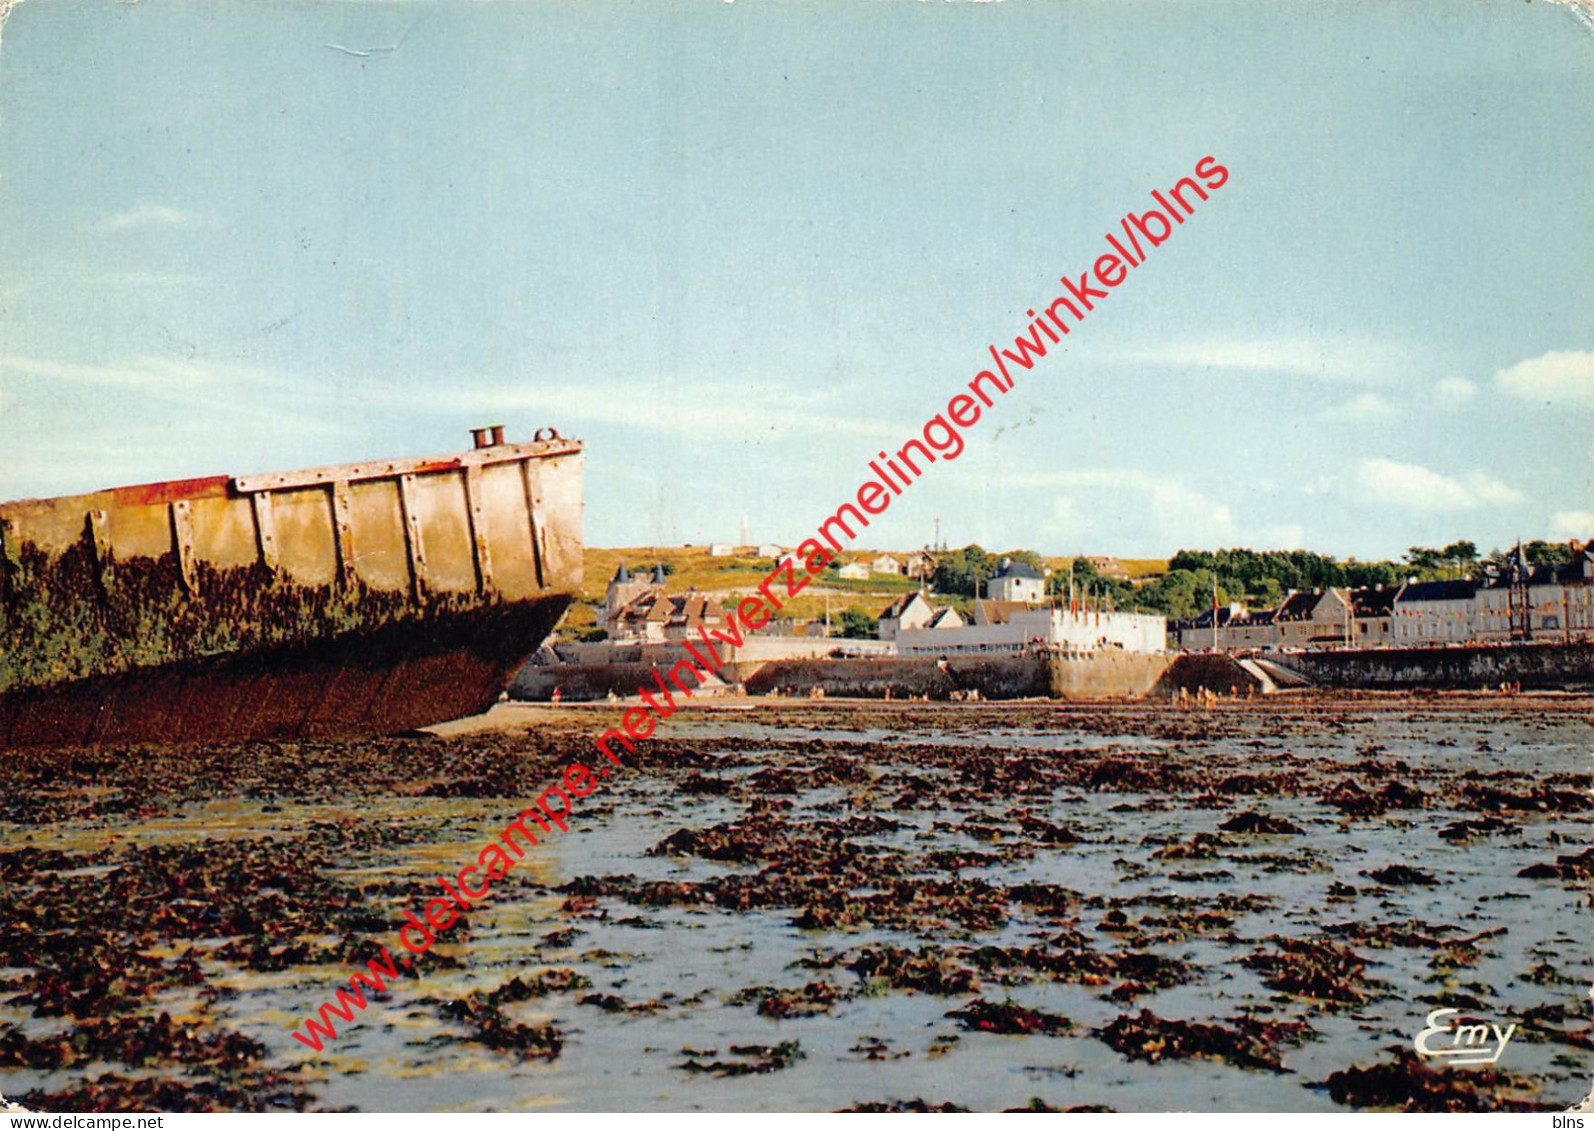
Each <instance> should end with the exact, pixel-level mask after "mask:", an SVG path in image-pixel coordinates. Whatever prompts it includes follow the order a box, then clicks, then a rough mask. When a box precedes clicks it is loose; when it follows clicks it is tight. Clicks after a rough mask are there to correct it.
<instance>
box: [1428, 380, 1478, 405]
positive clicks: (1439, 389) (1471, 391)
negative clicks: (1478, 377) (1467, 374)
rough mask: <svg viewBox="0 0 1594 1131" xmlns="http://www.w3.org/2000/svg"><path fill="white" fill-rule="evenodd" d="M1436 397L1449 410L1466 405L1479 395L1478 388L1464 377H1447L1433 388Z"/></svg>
mask: <svg viewBox="0 0 1594 1131" xmlns="http://www.w3.org/2000/svg"><path fill="white" fill-rule="evenodd" d="M1433 391H1434V397H1435V399H1436V400H1438V402H1439V403H1440V404H1442V405H1445V406H1446V407H1448V408H1456V407H1459V406H1460V405H1464V404H1466V403H1467V402H1468V401H1470V400H1471V399H1472V398H1473V397H1475V396H1477V395H1478V386H1476V385H1474V384H1473V383H1472V382H1471V381H1468V380H1467V379H1466V378H1464V377H1446V378H1445V379H1444V380H1443V381H1440V382H1439V383H1438V384H1437V385H1435V386H1434V387H1433Z"/></svg>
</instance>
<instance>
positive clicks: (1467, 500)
mask: <svg viewBox="0 0 1594 1131" xmlns="http://www.w3.org/2000/svg"><path fill="white" fill-rule="evenodd" d="M1356 485H1357V487H1358V488H1359V489H1360V490H1361V491H1362V492H1363V493H1364V494H1365V495H1368V496H1370V497H1372V498H1374V499H1377V500H1379V501H1380V502H1385V503H1393V504H1395V505H1397V506H1404V507H1408V508H1410V509H1411V510H1418V511H1460V510H1475V509H1477V508H1478V507H1484V506H1513V505H1517V504H1520V503H1525V502H1527V496H1526V495H1524V494H1522V492H1520V491H1518V490H1516V489H1515V488H1513V487H1510V486H1507V485H1506V484H1504V483H1502V482H1500V480H1498V479H1496V478H1494V477H1493V476H1491V475H1488V474H1486V473H1484V472H1481V471H1473V472H1469V473H1467V474H1466V475H1463V476H1461V477H1460V478H1451V477H1449V476H1446V475H1441V474H1440V473H1439V472H1437V471H1430V470H1429V469H1428V468H1426V467H1419V466H1417V465H1416V464H1413V463H1397V462H1396V461H1395V460H1392V459H1364V460H1362V461H1361V463H1360V464H1358V465H1357V468H1356Z"/></svg>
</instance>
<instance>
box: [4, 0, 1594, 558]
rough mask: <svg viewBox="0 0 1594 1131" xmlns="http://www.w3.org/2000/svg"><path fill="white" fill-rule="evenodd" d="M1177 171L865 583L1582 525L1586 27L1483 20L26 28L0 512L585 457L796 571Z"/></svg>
mask: <svg viewBox="0 0 1594 1131" xmlns="http://www.w3.org/2000/svg"><path fill="white" fill-rule="evenodd" d="M1208 155H1212V156H1215V157H1216V158H1217V160H1218V161H1220V162H1221V163H1222V164H1223V165H1224V166H1225V167H1226V168H1228V169H1229V171H1230V180H1229V182H1228V183H1227V184H1225V185H1224V186H1223V187H1222V188H1221V189H1220V190H1217V191H1214V192H1213V193H1212V194H1211V199H1209V200H1208V201H1206V202H1204V203H1202V204H1200V205H1199V206H1198V208H1197V211H1196V213H1195V215H1194V216H1192V217H1191V218H1190V220H1189V221H1188V222H1187V223H1186V224H1184V225H1183V226H1181V227H1180V228H1179V229H1178V230H1177V232H1176V233H1175V234H1174V236H1173V237H1171V238H1170V239H1169V240H1168V242H1167V243H1165V244H1164V245H1163V246H1162V247H1160V248H1158V249H1157V250H1156V251H1155V252H1154V253H1153V254H1152V256H1151V257H1150V259H1149V261H1148V262H1147V263H1146V265H1145V266H1144V267H1143V268H1141V269H1138V270H1137V271H1136V272H1134V273H1133V274H1132V276H1131V277H1130V278H1129V279H1128V280H1127V281H1126V282H1125V283H1124V285H1122V286H1121V287H1119V288H1117V289H1115V290H1114V291H1112V293H1111V296H1110V298H1109V299H1107V300H1105V301H1102V302H1100V303H1099V304H1098V309H1097V310H1096V311H1095V312H1094V313H1092V314H1091V315H1090V316H1089V317H1088V318H1087V319H1086V320H1085V321H1084V322H1083V323H1082V324H1081V325H1079V326H1078V327H1077V329H1076V330H1075V331H1074V332H1073V333H1071V334H1070V335H1069V337H1068V338H1067V339H1066V340H1065V346H1066V349H1054V350H1053V351H1052V352H1051V354H1049V356H1048V357H1047V359H1046V360H1045V361H1043V362H1040V363H1038V364H1037V365H1036V367H1035V369H1034V370H1033V371H1032V372H1030V373H1028V374H1024V375H1022V376H1021V379H1020V380H1019V382H1018V383H1017V385H1016V386H1015V388H1014V389H1013V390H1012V392H1010V393H1009V394H1007V395H1006V397H1004V398H1003V399H1002V401H1000V402H999V403H998V404H996V405H995V406H993V407H992V408H990V409H988V410H987V411H986V414H985V416H984V417H983V418H982V420H981V421H980V422H979V423H978V424H977V425H976V426H974V427H972V428H970V429H968V431H967V436H966V439H967V443H968V447H967V450H966V451H965V452H964V454H963V455H962V456H961V457H960V458H958V459H957V460H956V461H947V462H942V463H940V464H938V465H936V466H935V467H934V468H933V469H932V470H931V471H930V472H929V473H928V474H926V475H925V476H924V477H923V478H922V479H920V480H919V481H918V482H917V483H915V484H913V485H912V486H911V487H910V488H909V489H908V491H907V492H906V493H905V494H904V495H903V496H902V497H901V498H900V499H897V500H896V501H895V502H894V503H893V504H892V506H891V508H890V510H889V511H887V513H886V514H884V515H882V516H880V517H878V518H876V519H875V520H874V522H873V525H872V526H871V527H870V528H869V530H868V531H867V532H866V533H864V534H863V535H862V536H861V537H860V539H859V544H860V545H867V546H873V547H883V548H893V549H907V548H912V547H916V546H920V545H923V544H924V543H926V542H928V541H929V540H930V539H931V538H932V537H933V535H934V532H935V530H936V524H937V522H939V529H940V534H941V537H942V539H943V540H944V541H946V542H948V543H950V544H952V545H954V546H956V545H962V544H965V543H968V542H978V543H980V544H981V545H983V546H985V547H986V548H988V549H993V550H996V549H1011V548H1019V547H1025V548H1032V549H1036V550H1039V551H1041V552H1043V553H1049V554H1071V553H1092V554H1117V555H1122V556H1128V557H1140V556H1166V555H1168V554H1171V553H1172V552H1173V551H1175V550H1177V549H1180V548H1217V547H1219V546H1251V547H1255V548H1280V549H1287V548H1297V547H1300V548H1307V549H1313V550H1317V551H1320V552H1324V553H1331V554H1334V555H1336V556H1339V557H1348V556H1355V557H1359V558H1363V559H1373V558H1384V557H1393V556H1398V555H1399V554H1401V553H1402V552H1403V551H1404V550H1405V549H1406V548H1407V547H1408V546H1411V545H1416V544H1422V545H1435V544H1442V543H1445V542H1449V541H1453V540H1455V539H1462V538H1465V539H1471V540H1473V541H1475V542H1477V543H1478V544H1479V546H1480V547H1481V548H1484V549H1488V548H1490V547H1495V546H1506V545H1509V544H1510V543H1511V542H1512V541H1513V540H1515V539H1516V538H1518V537H1521V538H1556V539H1561V538H1569V537H1580V538H1590V537H1594V460H1591V441H1594V271H1590V269H1589V267H1590V264H1594V224H1591V223H1590V222H1589V215H1590V204H1591V190H1594V35H1591V30H1590V24H1589V21H1588V20H1587V19H1586V18H1585V17H1583V16H1582V15H1581V14H1580V13H1579V11H1578V10H1577V9H1575V8H1574V7H1570V6H1566V5H1559V4H1553V3H1527V4H1524V3H1521V2H1519V0H1468V2H1462V3H1457V2H1455V0H1442V2H1435V3H1402V4H1387V3H1371V2H1365V3H1348V2H1347V3H1332V4H1320V3H1306V2H1304V0H1302V2H1292V0H1267V2H1249V0H1246V2H1242V0H1227V2H1225V0H1216V2H1211V3H1203V4H1186V3H1164V2H1144V0H1141V2H1137V0H1129V2H1127V3H1113V4H1109V3H1105V2H1094V0H1093V2H1073V0H1068V2H1064V0H1003V2H1000V3H959V2H953V3H948V2H944V0H934V2H932V0H867V2H865V0H786V2H783V3H778V4H777V3H767V2H761V0H736V2H735V3H723V2H720V0H697V2H676V0H648V2H645V3H619V2H610V0H580V2H568V0H536V2H532V0H523V2H515V0H496V2H493V0H489V2H453V0H431V2H406V3H357V2H339V3H327V2H315V3H303V2H293V0H271V2H268V3H263V2H260V0H248V2H242V0H207V2H204V3H197V2H195V3H189V2H184V0H137V2H118V0H26V2H23V3H19V4H17V5H16V6H15V7H13V8H12V9H11V11H10V14H9V18H8V19H7V20H6V22H5V24H4V28H3V38H0V499H12V498H21V497H29V496H40V495H56V494H65V493H70V492H76V491H86V490H92V489H96V488H100V487H106V486H112V485H117V484H124V483H137V482H144V481H150V480H159V479H171V478H181V477H187V476H197V475H208V474H218V473H226V474H237V475H242V474H247V473H250V472H258V471H265V470H278V469H288V468H293V467H301V466H315V465H320V464H326V463H341V462H348V461H355V460H360V459H367V458H372V457H376V456H399V455H424V454H433V453H441V452H448V451H452V450H457V449H459V448H461V447H465V446H468V443H469V437H468V435H467V429H468V428H470V427H473V426H477V425H482V424H492V423H502V424H504V425H506V426H507V431H508V435H509V438H511V439H526V438H529V437H530V435H531V433H532V431H533V430H534V429H536V428H539V427H543V426H552V427H556V428H557V429H558V430H559V431H560V432H561V433H562V434H564V435H566V436H576V437H580V438H582V439H583V440H585V441H586V444H587V448H586V476H587V490H586V516H585V517H586V533H587V540H588V542H589V544H592V545H604V546H622V545H676V544H681V543H688V542H691V543H701V542H707V541H735V540H737V538H738V537H739V529H740V527H741V525H742V523H743V522H744V521H745V522H746V526H747V530H748V534H749V536H750V537H751V538H752V539H753V540H755V541H760V542H764V541H775V542H782V543H786V544H795V543H796V542H797V541H799V540H800V539H802V538H804V537H806V536H808V534H809V533H810V532H812V531H813V529H814V528H815V526H817V525H818V523H819V522H820V521H821V520H822V519H824V518H825V517H826V516H827V515H829V514H830V513H831V512H832V511H833V510H834V509H835V508H836V506H837V505H838V504H839V503H840V502H842V501H844V500H847V499H851V498H853V497H854V496H855V494H856V491H857V489H858V486H859V484H860V483H861V482H862V481H863V479H865V478H867V477H869V475H870V473H869V471H868V468H867V464H868V461H869V460H870V459H871V458H873V457H874V456H875V453H876V452H877V451H878V450H880V449H881V448H883V447H886V446H888V445H889V446H890V447H891V448H892V450H894V449H895V448H897V447H899V446H900V445H901V443H902V442H903V441H904V440H906V439H907V438H908V437H910V436H913V435H914V434H916V433H917V431H918V429H919V428H920V427H921V426H922V424H923V422H924V420H925V419H926V418H927V417H929V416H931V415H933V414H935V413H937V412H940V411H942V409H943V408H944V407H945V405H946V402H947V400H948V398H949V397H950V396H951V395H952V394H954V393H955V392H957V391H958V390H959V389H960V388H961V387H963V386H964V385H966V384H967V382H968V381H969V380H970V379H971V378H972V377H973V375H974V374H975V373H976V372H977V371H978V370H979V369H981V368H983V367H985V366H986V365H988V363H989V360H990V354H989V353H988V347H989V346H990V345H991V344H993V343H995V344H997V345H1010V344H1011V341H1012V338H1013V336H1014V335H1015V334H1017V333H1020V332H1022V331H1023V330H1024V328H1025V324H1026V322H1027V321H1028V320H1027V318H1026V316H1025V311H1026V310H1027V309H1029V308H1032V307H1035V306H1036V304H1037V303H1042V302H1049V301H1050V300H1051V299H1052V298H1053V297H1055V296H1056V295H1057V294H1058V293H1060V289H1059V284H1058V280H1059V277H1060V276H1061V275H1062V274H1064V273H1070V272H1071V273H1072V274H1073V275H1074V276H1075V277H1077V276H1078V274H1079V273H1080V272H1082V271H1084V270H1087V269H1088V268H1089V267H1090V266H1091V263H1092V261H1093V260H1094V258H1095V257H1096V256H1097V255H1099V254H1101V253H1102V252H1103V251H1106V250H1109V249H1108V248H1107V247H1106V245H1105V244H1104V243H1103V235H1104V233H1105V232H1107V231H1109V230H1112V229H1115V228H1116V226H1117V224H1118V221H1119V219H1120V218H1121V217H1122V216H1123V215H1124V214H1125V212H1126V211H1128V210H1131V209H1134V210H1137V211H1139V210H1143V209H1144V208H1146V207H1151V206H1153V202H1152V201H1151V198H1150V196H1149V193H1150V192H1151V190H1153V189H1159V188H1160V189H1167V188H1168V187H1170V186H1171V185H1173V184H1174V182H1176V181H1177V180H1178V179H1179V178H1181V177H1184V176H1186V175H1188V174H1189V173H1190V171H1191V170H1192V168H1193V167H1194V165H1195V164H1196V162H1197V161H1198V160H1200V159H1201V158H1202V157H1204V156H1208Z"/></svg>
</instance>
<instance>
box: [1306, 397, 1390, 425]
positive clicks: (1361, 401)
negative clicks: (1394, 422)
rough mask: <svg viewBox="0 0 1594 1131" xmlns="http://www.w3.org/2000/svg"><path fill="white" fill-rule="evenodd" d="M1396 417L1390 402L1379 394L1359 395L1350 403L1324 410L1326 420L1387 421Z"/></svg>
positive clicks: (1349, 401)
mask: <svg viewBox="0 0 1594 1131" xmlns="http://www.w3.org/2000/svg"><path fill="white" fill-rule="evenodd" d="M1394 415H1395V410H1394V409H1393V408H1391V407H1390V404H1389V402H1388V401H1386V400H1385V399H1384V398H1383V397H1381V396H1379V395H1378V394H1377V393H1359V394H1358V395H1356V396H1354V397H1352V398H1351V399H1350V400H1348V401H1344V402H1342V403H1340V404H1337V405H1334V406H1333V407H1331V408H1326V409H1324V410H1323V413H1322V416H1323V419H1324V420H1343V421H1368V420H1387V419H1389V418H1390V417H1391V416H1394Z"/></svg>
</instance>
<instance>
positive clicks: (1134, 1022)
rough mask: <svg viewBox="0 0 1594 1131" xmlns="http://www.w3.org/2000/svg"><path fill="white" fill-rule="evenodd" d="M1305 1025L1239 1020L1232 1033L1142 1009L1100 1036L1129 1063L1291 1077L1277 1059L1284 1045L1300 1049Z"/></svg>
mask: <svg viewBox="0 0 1594 1131" xmlns="http://www.w3.org/2000/svg"><path fill="white" fill-rule="evenodd" d="M1308 1031H1309V1030H1308V1027H1307V1025H1306V1024H1305V1023H1304V1022H1283V1021H1260V1020H1258V1019H1256V1018H1253V1017H1240V1018H1236V1019H1234V1020H1233V1021H1231V1022H1230V1027H1228V1028H1225V1027H1224V1026H1222V1025H1211V1024H1204V1023H1201V1022H1194V1021H1170V1020H1167V1019H1165V1018H1162V1017H1158V1016H1157V1015H1156V1014H1154V1013H1152V1012H1151V1010H1149V1009H1142V1010H1141V1011H1140V1014H1139V1015H1138V1016H1136V1017H1130V1016H1129V1015H1127V1014H1125V1015H1123V1016H1120V1017H1117V1018H1115V1019H1114V1020H1113V1021H1112V1022H1111V1023H1110V1024H1108V1025H1107V1026H1106V1027H1105V1028H1103V1029H1098V1030H1097V1031H1096V1036H1098V1037H1100V1038H1101V1040H1102V1041H1103V1043H1105V1044H1106V1045H1107V1046H1108V1047H1109V1048H1111V1049H1113V1050H1114V1051H1115V1052H1118V1053H1121V1054H1122V1055H1124V1056H1126V1057H1128V1058H1129V1059H1130V1060H1144V1061H1147V1062H1148V1063H1151V1064H1155V1063H1157V1062H1158V1061H1160V1060H1182V1059H1185V1058H1188V1057H1204V1058H1206V1059H1208V1060H1221V1061H1225V1062H1227V1063H1229V1064H1233V1065H1235V1066H1236V1067H1239V1068H1259V1069H1266V1070H1267V1071H1269V1072H1287V1071H1289V1070H1288V1069H1287V1068H1285V1067H1284V1061H1283V1059H1282V1057H1281V1056H1280V1053H1279V1048H1280V1046H1281V1045H1283V1044H1292V1045H1293V1044H1299V1043H1300V1039H1301V1036H1302V1035H1303V1034H1304V1033H1306V1032H1308Z"/></svg>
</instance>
